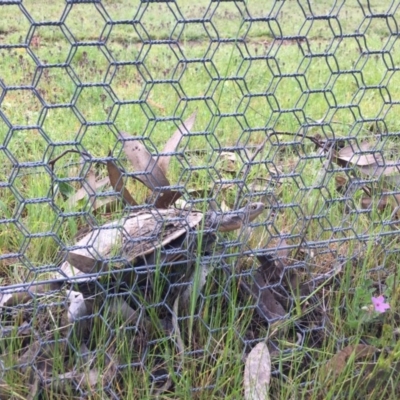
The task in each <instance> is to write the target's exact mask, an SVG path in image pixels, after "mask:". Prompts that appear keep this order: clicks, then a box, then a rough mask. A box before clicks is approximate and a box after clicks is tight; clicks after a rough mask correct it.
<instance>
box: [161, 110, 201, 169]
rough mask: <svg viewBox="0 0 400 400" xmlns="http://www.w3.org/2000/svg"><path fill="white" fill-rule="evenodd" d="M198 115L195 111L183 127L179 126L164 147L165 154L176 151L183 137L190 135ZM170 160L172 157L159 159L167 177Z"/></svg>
mask: <svg viewBox="0 0 400 400" xmlns="http://www.w3.org/2000/svg"><path fill="white" fill-rule="evenodd" d="M196 115H197V111H195V112H194V113H193V114H192V115H191V116H190V117H189V118H188V119H187V120H186V121H184V123H183V124H182V125H180V126H179V128H178V129H177V130H176V131H175V132H174V134H173V135H172V136H171V137H170V139H169V140H168V141H167V143H166V145H165V146H164V148H163V153H172V152H174V151H176V148H177V147H178V145H179V143H180V141H181V138H182V137H183V135H186V134H188V133H190V131H191V129H192V128H193V125H194V123H195V121H196ZM170 160H171V156H160V157H159V158H158V161H157V164H158V166H159V167H160V168H161V170H162V171H163V172H164V174H165V175H167V171H168V167H169V162H170Z"/></svg>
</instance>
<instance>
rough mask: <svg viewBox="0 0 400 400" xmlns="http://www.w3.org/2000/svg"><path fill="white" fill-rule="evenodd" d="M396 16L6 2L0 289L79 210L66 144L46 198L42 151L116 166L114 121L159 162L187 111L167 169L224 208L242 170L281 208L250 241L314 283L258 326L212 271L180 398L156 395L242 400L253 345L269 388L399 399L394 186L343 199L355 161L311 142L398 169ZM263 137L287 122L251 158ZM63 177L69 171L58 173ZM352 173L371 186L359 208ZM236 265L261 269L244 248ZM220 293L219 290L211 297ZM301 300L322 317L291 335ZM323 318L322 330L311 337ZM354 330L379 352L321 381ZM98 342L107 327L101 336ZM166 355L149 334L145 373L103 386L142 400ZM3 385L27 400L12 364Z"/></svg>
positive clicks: (343, 8) (69, 238)
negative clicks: (374, 303)
mask: <svg viewBox="0 0 400 400" xmlns="http://www.w3.org/2000/svg"><path fill="white" fill-rule="evenodd" d="M339 3H340V4H339ZM399 9H400V7H399V4H398V2H392V1H355V0H354V1H353V0H348V1H344V2H337V1H327V0H321V1H316V2H313V3H309V2H306V1H289V0H287V1H276V2H274V1H269V0H249V1H246V2H237V3H234V2H220V3H219V2H210V1H209V0H198V1H196V2H195V3H193V2H191V1H189V0H182V1H178V2H176V3H173V2H171V3H164V2H163V3H153V2H150V3H139V2H138V1H127V0H123V1H120V2H116V1H110V0H108V1H103V2H101V3H99V4H65V3H64V2H62V1H56V2H53V1H44V0H41V1H39V2H38V1H24V2H23V4H22V6H19V5H16V4H8V5H5V4H1V5H0V21H2V22H1V24H0V61H1V62H0V141H1V143H2V145H1V147H0V163H1V164H2V166H3V167H2V168H1V169H0V183H1V185H0V256H1V258H0V280H1V284H2V285H7V284H17V283H23V282H29V281H31V280H32V279H44V278H43V277H45V276H46V274H48V273H49V271H50V270H51V269H56V267H57V264H56V261H55V260H56V256H57V252H58V250H59V248H60V243H67V244H72V243H73V237H74V235H75V234H76V232H77V230H78V229H79V227H80V222H79V221H77V217H76V214H75V215H74V214H68V212H77V211H82V210H83V211H85V210H86V211H88V210H89V206H88V204H86V205H85V204H83V205H82V204H80V205H79V207H77V205H76V204H75V205H72V206H71V205H70V204H69V203H68V201H66V197H67V196H68V195H70V194H71V193H73V192H74V191H76V190H78V189H79V185H78V183H77V182H74V181H73V178H76V177H77V175H78V174H79V165H78V164H77V163H78V161H79V156H78V155H76V154H72V155H67V156H66V157H64V158H63V159H62V160H61V161H60V162H58V163H57V165H56V169H55V171H54V173H55V175H56V176H57V178H58V179H59V180H60V182H59V185H58V189H59V191H58V193H57V195H56V196H55V197H54V198H53V194H52V191H51V186H52V182H51V174H50V172H49V167H48V164H47V163H48V161H49V160H51V159H54V158H55V157H57V156H58V155H60V154H61V153H62V152H63V151H65V150H69V149H71V148H73V149H78V150H81V151H86V152H88V153H90V154H91V155H92V156H93V157H95V158H97V159H99V158H104V157H107V155H108V153H109V151H110V149H111V150H113V152H114V155H116V156H120V157H121V160H120V161H121V164H122V165H127V163H126V160H125V159H124V158H123V156H122V153H120V147H121V146H120V144H119V143H118V140H117V136H116V132H118V131H126V132H128V133H129V134H131V135H136V136H140V137H145V138H146V144H147V145H148V148H149V149H151V150H152V152H153V154H154V155H157V153H158V152H159V151H161V149H162V147H163V144H164V143H165V142H166V140H167V139H168V138H169V137H170V136H171V135H172V133H173V132H174V131H175V130H176V128H177V126H178V125H179V124H180V123H181V121H183V120H185V119H186V118H187V117H188V116H189V115H191V114H192V113H193V112H194V111H195V110H197V119H196V123H195V126H194V129H193V130H192V134H191V135H189V136H188V137H185V138H184V139H183V140H182V142H181V144H180V146H179V148H178V154H177V157H175V158H174V160H173V163H172V167H171V169H170V171H169V176H168V178H169V179H170V181H171V182H172V183H173V184H182V185H184V186H185V188H186V189H187V190H189V189H203V188H206V187H210V188H212V189H213V190H214V193H215V197H216V200H217V203H218V205H219V206H220V207H222V208H224V207H226V208H231V207H233V206H234V200H235V197H236V196H237V194H238V184H239V183H240V182H242V181H243V179H244V171H245V170H246V168H247V166H248V165H249V164H250V163H251V168H250V173H249V174H247V175H248V176H246V179H247V184H246V186H245V190H244V191H243V193H242V195H241V196H242V197H241V198H240V199H241V200H248V199H254V200H260V199H261V200H262V201H265V202H266V203H268V204H267V205H268V206H271V205H273V206H274V207H273V208H274V209H273V210H272V207H269V208H268V209H267V210H266V211H265V213H264V214H263V218H261V219H260V220H259V221H258V222H260V223H259V226H258V227H257V228H255V230H254V232H253V234H252V235H251V237H250V239H249V240H248V246H249V247H250V248H253V249H263V248H265V249H269V251H270V252H272V253H273V252H278V254H281V253H279V251H280V249H279V245H278V243H282V238H285V242H286V243H287V247H288V248H289V250H288V252H289V254H288V255H287V258H288V259H290V262H289V263H288V265H287V268H288V269H290V268H291V267H293V266H294V268H295V267H296V265H297V263H299V265H300V264H301V267H302V268H304V266H305V267H306V268H305V271H306V272H305V273H304V276H303V278H304V280H308V281H310V282H314V291H313V296H314V295H315V296H314V297H312V296H311V295H310V296H309V297H307V298H301V297H298V298H296V296H293V299H294V300H293V302H294V303H293V304H294V306H293V309H292V313H291V314H290V316H289V317H288V318H286V319H285V320H283V321H281V322H276V323H271V324H268V325H265V324H264V325H263V324H260V325H259V326H257V327H255V326H254V321H252V313H253V312H254V307H253V308H252V307H251V305H250V304H248V305H247V306H243V305H241V306H239V303H235V299H236V297H237V295H236V294H235V291H237V285H236V286H235V284H232V282H231V283H229V282H228V283H225V284H217V283H215V282H216V279H215V280H213V281H212V282H211V280H210V282H208V284H207V286H206V288H205V292H204V296H203V297H204V299H203V300H204V304H203V308H201V309H199V310H198V312H197V314H196V318H195V328H194V331H195V332H196V335H195V336H196V340H197V342H196V343H191V346H192V347H190V346H189V347H190V348H189V350H188V352H187V355H186V358H185V359H184V361H183V365H184V367H183V368H182V369H181V375H180V376H179V377H177V376H176V377H174V378H173V380H174V382H173V384H174V391H173V392H171V393H168V391H165V392H162V393H161V394H160V395H159V398H163V399H164V398H165V399H167V398H168V399H172V398H198V399H203V398H208V399H210V398H212V399H219V398H221V397H225V398H227V399H239V398H242V396H243V395H242V376H243V373H242V372H243V371H242V370H243V356H244V354H245V352H248V350H249V348H250V347H251V346H252V345H253V344H254V343H256V342H257V341H259V340H261V339H263V338H265V339H267V341H268V340H270V341H271V343H272V342H273V343H274V346H275V351H274V352H272V361H273V379H272V384H271V398H276V399H303V398H304V399H322V398H324V399H328V398H332V399H334V398H342V397H341V396H342V394H343V393H345V395H344V396H345V397H343V398H371V399H372V398H374V399H394V398H397V394H398V389H399V378H398V371H399V368H400V364H399V363H398V357H399V356H398V354H399V345H398V343H397V339H398V326H399V318H398V317H399V314H398V311H397V310H398V298H399V296H400V292H399V291H398V289H397V274H398V258H397V252H398V250H397V247H398V243H397V239H396V236H397V234H398V225H397V214H396V212H393V209H390V208H387V209H384V210H382V209H380V207H379V204H378V200H379V198H380V194H381V193H382V192H383V191H389V192H390V193H394V194H396V193H397V191H398V187H397V186H396V185H393V184H387V182H385V181H384V182H382V180H378V179H374V177H372V178H371V177H369V178H365V177H361V178H362V179H364V180H363V181H362V182H361V184H360V185H361V186H360V187H358V188H357V190H355V191H353V192H351V195H349V194H348V193H347V194H343V193H341V192H340V191H339V190H338V180H340V179H345V180H348V179H349V178H350V176H351V174H350V171H349V169H347V170H346V169H342V168H339V166H338V165H335V164H332V165H331V166H330V168H328V169H327V170H326V171H325V170H324V168H323V166H322V165H323V162H324V161H325V159H326V156H325V155H323V154H321V153H320V152H318V151H317V150H316V148H315V145H314V144H313V143H312V142H311V141H310V140H308V139H307V138H305V137H304V135H308V136H312V137H316V136H317V135H319V137H322V138H323V139H326V140H328V139H329V140H330V139H335V140H338V139H340V138H346V139H351V140H352V141H351V142H352V143H356V142H357V141H361V140H367V141H369V142H371V143H375V144H374V145H371V146H372V148H378V149H382V151H383V152H385V154H389V156H388V158H387V159H390V160H391V161H392V162H395V161H397V160H398V159H399V157H398V156H399V152H398V138H397V136H398V131H399V129H398V114H399V104H400V70H399V68H400V67H399V66H400V49H399V46H400V42H399V40H398V33H399V32H398V25H397V24H398V21H399V20H400V18H399V13H400V11H399ZM383 15H387V16H386V17H383ZM327 16H330V18H328V17H327ZM48 21H50V22H56V24H54V23H53V24H48V23H46V22H48ZM273 130H275V131H277V132H285V133H286V134H282V135H277V136H273V137H271V139H270V140H269V141H267V143H266V145H265V146H264V148H263V149H262V151H261V152H260V153H259V155H258V156H257V157H256V158H255V159H254V160H252V161H251V160H250V157H249V155H248V154H249V153H246V152H245V151H244V149H247V150H248V151H254V150H255V148H256V147H257V146H259V145H260V144H261V143H262V142H263V140H264V138H265V137H266V134H267V133H270V132H271V131H273ZM348 143H350V142H346V144H348ZM376 143H378V145H376ZM227 149H228V150H231V151H236V154H237V156H236V158H235V161H234V162H233V163H231V164H230V167H229V168H226V165H225V164H224V159H223V157H222V156H221V152H222V151H224V150H225V151H226V150H227ZM232 154H233V153H232ZM353 172H355V173H356V175H358V173H357V170H356V168H354V169H353ZM98 174H99V176H100V177H104V176H105V175H106V172H105V170H104V169H100V170H99V171H98ZM67 178H71V182H69V183H68V184H66V183H65V182H61V180H63V179H64V180H65V179H67ZM131 181H132V182H129V183H128V184H127V186H128V189H129V190H130V191H131V193H134V194H135V197H136V198H137V200H138V201H140V202H143V201H144V200H145V198H146V191H145V190H144V189H143V187H142V186H141V185H140V184H139V183H137V182H134V181H133V180H131ZM363 185H364V186H368V187H372V188H373V190H374V197H373V202H372V203H373V205H372V208H371V209H368V210H366V209H365V207H363V203H362V202H363V196H364V194H365V193H364V192H363V190H361V187H362V186H363ZM256 192H257V193H256ZM255 193H256V194H255ZM348 197H350V199H348ZM395 198H396V197H395ZM396 200H397V198H396ZM349 207H350V211H349V209H348V208H349ZM61 210H63V211H64V214H63V215H62V216H61ZM395 211H396V210H395ZM89 213H90V210H89ZM103 217H104V216H103V215H98V216H96V217H93V216H92V218H97V221H102V218H103ZM105 218H107V216H105ZM230 238H231V237H230ZM249 260H250V261H249ZM249 260H247V261H246V262H247V263H250V264H251V268H256V264H255V261H254V257H253V258H252V257H249ZM338 264H340V266H341V268H340V271H339V272H338V275H337V276H335V277H333V278H332V280H333V281H335V284H331V285H329V287H328V288H327V289H326V291H325V289H323V288H322V286H323V285H322V283H320V282H321V281H320V278H321V276H322V275H323V274H324V273H328V272H330V271H332V270H333V269H334V268H336V267H337V265H338ZM220 278H221V279H222V280H223V279H225V280H226V278H223V277H222V276H221V277H220ZM238 279H239V278H238ZM230 284H232V285H231V287H230V286H229V285H230ZM215 290H217V292H216V293H215ZM322 292H323V294H321V293H322ZM378 294H384V295H386V296H387V297H388V299H389V301H390V304H391V310H390V312H389V313H387V314H384V315H374V317H373V318H372V317H371V318H369V314H368V312H366V311H363V310H362V307H364V306H368V304H369V303H370V298H371V295H378ZM215 296H220V297H221V302H220V304H218V305H217V306H215V304H214V301H213V300H214V298H215ZM315 298H316V299H318V305H317V304H315V303H312V301H316V300H315ZM227 299H229V301H228V300H227ZM238 302H239V300H238ZM310 307H311V308H312V307H316V308H318V309H319V310H320V309H322V310H323V314H324V315H323V317H321V315H319V316H318V318H316V320H315V321H314V323H313V322H312V321H309V326H307V327H302V329H303V330H302V334H303V336H302V340H301V341H300V343H299V342H298V340H297V337H296V336H295V330H294V328H293V326H294V323H295V322H296V320H297V319H298V318H300V315H301V314H302V313H305V312H306V311H305V310H307V312H309V308H310ZM182 324H183V325H185V324H186V321H183V322H182ZM185 326H186V325H185ZM249 326H251V329H250V330H249ZM102 329H104V331H103V334H104V335H105V336H106V333H105V332H106V328H102ZM100 331H101V330H100ZM183 331H184V329H183ZM250 331H251V333H250ZM317 331H320V332H321V335H320V336H319V343H318V344H316V343H314V342H312V341H308V339H309V336H312V337H313V340H315V332H317ZM310 332H311V333H312V334H311V333H310ZM118 339H119V341H117V342H116V343H117V345H116V346H117V347H118V354H120V356H121V357H122V359H120V363H121V365H122V364H124V362H123V359H124V357H126V365H129V363H130V362H132V361H131V359H130V358H129V357H128V356H127V354H130V353H131V352H132V349H131V348H130V347H131V346H132V343H131V342H129V340H128V339H126V338H125V339H124V338H121V337H119V338H118ZM163 339H164V340H163ZM360 343H363V344H365V343H367V344H373V345H374V346H376V348H377V349H379V352H378V353H377V355H375V359H374V360H373V361H371V360H369V361H368V362H365V364H363V365H361V366H360V365H357V366H355V364H356V363H357V362H360V360H359V357H358V356H357V354H356V355H354V354H353V356H351V357H349V361H348V364H346V368H342V370H341V371H339V376H336V377H335V378H332V377H331V378H329V379H328V380H326V379H325V378H326V377H325V375H324V373H323V367H322V366H323V365H324V363H326V362H327V361H328V360H330V359H332V357H333V355H334V354H335V353H336V352H337V351H339V350H340V349H342V348H343V347H345V346H346V345H352V346H356V345H358V344H360ZM108 345H109V344H108V343H107V341H106V340H105V341H104V349H107V346H108ZM15 346H16V348H17V347H18V346H17V344H15ZM104 349H102V348H98V349H97V351H98V352H101V351H103V350H104ZM104 351H105V352H106V350H104ZM196 351H198V352H196ZM173 352H174V349H173V348H171V343H170V342H169V341H167V340H165V338H163V337H162V335H161V338H160V340H159V341H158V342H157V343H156V344H154V343H153V347H152V350H151V352H150V353H149V355H148V356H147V358H146V363H145V366H144V367H143V368H142V369H141V370H140V371H139V372H137V371H136V370H135V373H132V372H130V370H129V368H122V369H121V370H122V372H121V376H122V377H121V379H120V381H119V382H118V384H117V385H116V386H113V387H112V391H114V392H113V393H115V396H117V397H118V396H120V397H119V398H138V399H146V398H155V394H154V390H153V389H152V390H150V387H151V380H152V379H153V378H154V373H155V372H154V368H156V367H154V368H153V369H152V366H151V365H152V363H153V364H154V365H155V366H159V359H160V358H162V359H164V365H163V368H164V369H166V370H169V371H170V372H171V371H174V368H175V367H176V365H175V361H174V360H175V356H176V354H172V353H173ZM3 353H5V350H4V351H3ZM7 354H8V353H7ZM173 356H174V357H173ZM103 361H104V360H103ZM9 362H10V363H11V362H12V358H10V360H9ZM97 362H98V365H97V369H98V370H101V368H102V367H101V365H102V361H101V360H100V361H99V360H97ZM368 363H369V366H368V365H367V364H368ZM305 365H306V367H304V366H305ZM370 365H373V368H372V369H371V368H370ZM103 367H104V365H103ZM367 367H368V368H369V369H368V368H367ZM63 368H64V365H63V364H62V363H60V365H58V366H54V370H57V371H62V370H63ZM363 368H366V369H367V370H368V373H363V372H362V371H364V369H363ZM339 369H341V368H339ZM355 371H356V372H357V373H355ZM360 371H361V372H360ZM172 375H173V374H172V373H171V376H172ZM324 379H325V380H324ZM368 382H369V383H368ZM371 382H372V383H371ZM7 385H8V387H11V388H12V390H13V392H12V393H13V395H15V396H16V397H15V398H18V397H17V394H19V395H20V396H22V397H23V396H24V388H22V387H19V382H18V375H10V377H8V378H7ZM110 385H111V384H110ZM110 385H104V382H103V381H101V382H100V381H98V382H97V386H96V387H92V388H91V392H92V394H91V396H92V397H90V398H99V399H100V398H117V397H112V395H111V394H110V393H111V392H110V390H111V389H110ZM192 389H195V390H194V391H193V390H192ZM396 393H397V394H396ZM53 395H54V396H55V394H54V393H52V392H51V391H50V392H47V393H46V394H45V397H44V398H52V396H53ZM46 396H47V397H46ZM357 396H358V397H357ZM70 398H72V397H70Z"/></svg>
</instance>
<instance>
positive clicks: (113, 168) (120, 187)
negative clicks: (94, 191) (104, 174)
mask: <svg viewBox="0 0 400 400" xmlns="http://www.w3.org/2000/svg"><path fill="white" fill-rule="evenodd" d="M108 156H109V157H110V156H111V152H110V153H109V154H108ZM107 171H108V176H109V178H110V183H111V185H112V187H113V188H114V190H115V191H116V192H117V193H121V196H122V198H123V200H124V202H126V203H128V204H130V205H131V206H137V205H138V203H136V201H135V199H134V198H133V197H132V196H131V194H130V193H129V191H128V189H127V188H126V187H125V185H124V180H123V177H122V172H121V171H120V169H119V168H118V167H117V165H115V163H114V162H113V161H111V160H107Z"/></svg>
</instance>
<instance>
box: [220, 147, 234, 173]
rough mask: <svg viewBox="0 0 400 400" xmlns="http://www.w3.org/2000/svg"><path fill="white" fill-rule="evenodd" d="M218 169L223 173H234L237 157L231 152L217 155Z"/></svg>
mask: <svg viewBox="0 0 400 400" xmlns="http://www.w3.org/2000/svg"><path fill="white" fill-rule="evenodd" d="M219 159H220V169H221V171H224V172H236V171H237V169H238V167H237V156H236V154H235V153H233V152H231V151H222V152H221V153H220V155H219Z"/></svg>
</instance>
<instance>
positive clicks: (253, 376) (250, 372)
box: [243, 343, 271, 400]
mask: <svg viewBox="0 0 400 400" xmlns="http://www.w3.org/2000/svg"><path fill="white" fill-rule="evenodd" d="M270 381H271V357H270V355H269V351H268V347H267V345H266V344H265V343H258V344H257V345H256V346H255V347H254V348H253V350H251V352H250V354H249V355H248V356H247V360H246V365H245V368H244V379H243V386H244V398H245V399H246V400H267V399H268V398H269V395H268V392H269V383H270Z"/></svg>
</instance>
